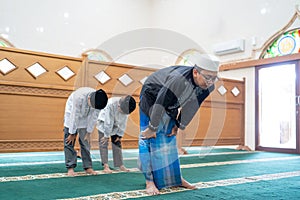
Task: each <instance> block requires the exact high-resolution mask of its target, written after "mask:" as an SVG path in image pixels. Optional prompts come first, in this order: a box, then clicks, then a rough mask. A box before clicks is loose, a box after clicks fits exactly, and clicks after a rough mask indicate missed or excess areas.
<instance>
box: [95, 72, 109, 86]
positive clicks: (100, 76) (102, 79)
mask: <svg viewBox="0 0 300 200" xmlns="http://www.w3.org/2000/svg"><path fill="white" fill-rule="evenodd" d="M95 78H96V79H97V80H98V81H99V82H100V83H101V84H105V83H106V82H107V81H109V80H110V79H111V78H110V76H108V75H107V74H106V73H105V72H104V71H101V72H99V73H98V74H96V75H95Z"/></svg>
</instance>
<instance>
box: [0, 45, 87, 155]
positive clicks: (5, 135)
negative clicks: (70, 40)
mask: <svg viewBox="0 0 300 200" xmlns="http://www.w3.org/2000/svg"><path fill="white" fill-rule="evenodd" d="M3 59H7V60H9V61H10V62H11V63H13V64H14V65H15V66H16V67H17V69H15V70H13V71H11V72H10V73H6V74H3V73H1V74H0V76H1V79H0V99H1V108H0V113H1V114H0V127H1V129H0V152H18V151H50V150H51V151H53V150H62V149H63V139H62V138H63V131H62V130H63V115H64V107H65V102H66V99H67V97H68V96H69V95H70V93H71V92H72V91H73V89H74V84H75V81H76V78H75V77H76V76H75V75H74V76H73V77H71V78H70V79H68V80H65V79H64V78H62V77H60V76H59V75H58V74H57V71H58V70H60V69H62V68H64V67H66V66H67V67H68V68H69V69H70V70H71V71H73V72H74V73H75V74H76V73H77V72H78V71H79V69H80V67H81V64H82V60H81V59H78V58H71V57H65V56H58V55H52V54H46V53H38V52H32V51H25V50H19V49H14V48H0V61H1V60H3ZM35 63H39V64H40V65H42V66H43V67H44V68H45V69H46V73H44V74H42V75H40V76H38V77H34V76H32V75H30V74H29V73H28V71H27V70H26V68H28V67H29V66H31V65H32V64H35Z"/></svg>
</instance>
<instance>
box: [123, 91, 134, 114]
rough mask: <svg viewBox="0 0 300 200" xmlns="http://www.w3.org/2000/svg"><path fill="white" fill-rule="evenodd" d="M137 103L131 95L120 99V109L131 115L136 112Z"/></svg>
mask: <svg viewBox="0 0 300 200" xmlns="http://www.w3.org/2000/svg"><path fill="white" fill-rule="evenodd" d="M135 107H136V102H135V100H134V98H133V97H132V96H130V95H127V96H126V97H124V98H122V99H120V109H121V110H122V112H123V113H125V114H130V113H132V112H133V111H134V110H135Z"/></svg>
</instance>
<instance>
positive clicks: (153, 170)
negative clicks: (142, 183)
mask: <svg viewBox="0 0 300 200" xmlns="http://www.w3.org/2000/svg"><path fill="white" fill-rule="evenodd" d="M148 124H149V117H148V116H147V115H146V114H145V113H143V112H142V111H141V110H140V131H141V132H142V131H144V130H145V129H146V128H147V127H148ZM174 125H175V121H174V120H172V119H171V118H170V117H169V116H168V115H167V114H165V115H164V116H163V118H162V120H161V122H160V125H159V128H158V131H157V133H156V138H150V139H142V138H141V134H140V138H139V168H140V170H141V171H142V172H143V174H144V176H145V179H146V180H148V181H153V182H154V183H155V185H156V187H157V188H158V189H162V188H166V187H172V186H180V185H181V171H180V163H179V158H178V151H177V144H176V136H171V137H169V136H167V135H168V134H170V133H171V132H172V128H173V127H174Z"/></svg>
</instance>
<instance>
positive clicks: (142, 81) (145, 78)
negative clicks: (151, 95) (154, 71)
mask: <svg viewBox="0 0 300 200" xmlns="http://www.w3.org/2000/svg"><path fill="white" fill-rule="evenodd" d="M147 78H148V76H145V77H144V78H143V79H141V80H140V83H141V84H142V85H144V83H145V81H146V80H147Z"/></svg>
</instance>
